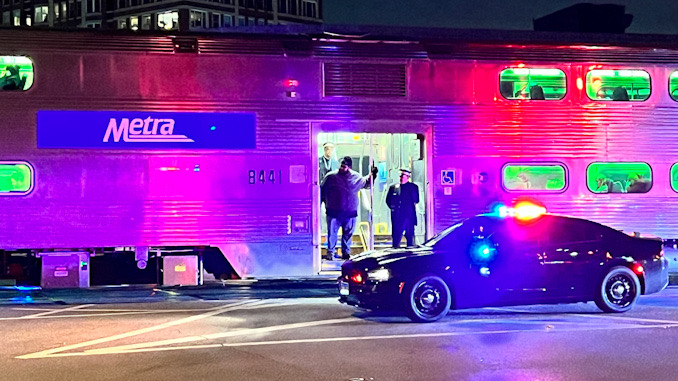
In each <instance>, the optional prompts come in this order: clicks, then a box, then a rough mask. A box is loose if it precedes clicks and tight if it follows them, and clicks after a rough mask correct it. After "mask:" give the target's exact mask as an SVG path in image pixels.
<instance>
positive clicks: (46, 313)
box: [21, 304, 94, 319]
mask: <svg viewBox="0 0 678 381" xmlns="http://www.w3.org/2000/svg"><path fill="white" fill-rule="evenodd" d="M93 305H94V304H82V305H79V306H73V307H66V308H61V309H54V310H50V311H45V312H40V313H37V314H33V315H28V316H22V317H21V318H22V319H35V318H38V317H41V316H46V315H52V314H58V313H59V312H63V311H73V310H79V309H82V308H87V307H90V306H93Z"/></svg>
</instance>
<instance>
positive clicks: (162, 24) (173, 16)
mask: <svg viewBox="0 0 678 381" xmlns="http://www.w3.org/2000/svg"><path fill="white" fill-rule="evenodd" d="M158 28H159V29H164V30H172V29H174V30H178V29H179V12H177V11H170V12H164V13H158Z"/></svg>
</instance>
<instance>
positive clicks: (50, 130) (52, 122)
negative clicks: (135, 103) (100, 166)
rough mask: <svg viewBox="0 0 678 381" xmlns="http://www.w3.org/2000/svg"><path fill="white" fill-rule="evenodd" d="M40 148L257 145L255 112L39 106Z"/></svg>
mask: <svg viewBox="0 0 678 381" xmlns="http://www.w3.org/2000/svg"><path fill="white" fill-rule="evenodd" d="M38 148H109V149H147V148H151V149H153V148H156V149H158V148H160V149H166V148H182V149H252V148H256V118H255V115H254V114H253V113H190V112H136V111H135V112H124V111H38Z"/></svg>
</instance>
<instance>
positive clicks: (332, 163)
mask: <svg viewBox="0 0 678 381" xmlns="http://www.w3.org/2000/svg"><path fill="white" fill-rule="evenodd" d="M318 166H319V167H320V177H318V179H319V181H322V180H323V179H324V178H325V175H326V174H328V173H329V172H332V171H336V170H337V169H339V162H338V161H337V159H335V158H334V144H332V143H330V142H327V143H325V144H323V155H322V156H321V157H320V159H318Z"/></svg>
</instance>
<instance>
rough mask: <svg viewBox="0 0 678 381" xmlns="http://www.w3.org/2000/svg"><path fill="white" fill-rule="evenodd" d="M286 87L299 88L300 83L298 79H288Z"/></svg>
mask: <svg viewBox="0 0 678 381" xmlns="http://www.w3.org/2000/svg"><path fill="white" fill-rule="evenodd" d="M285 86H286V87H297V86H299V81H297V80H296V79H288V80H286V81H285Z"/></svg>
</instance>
